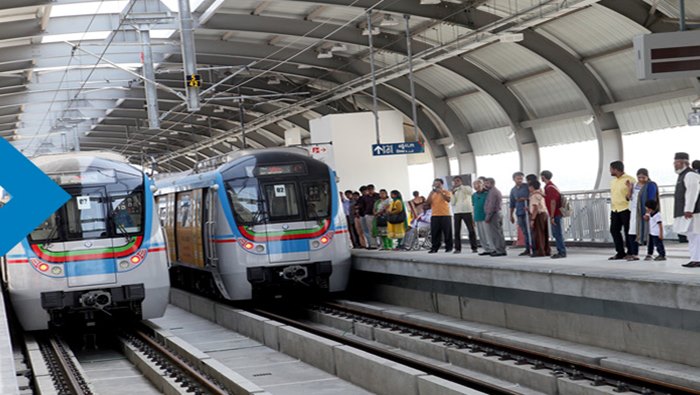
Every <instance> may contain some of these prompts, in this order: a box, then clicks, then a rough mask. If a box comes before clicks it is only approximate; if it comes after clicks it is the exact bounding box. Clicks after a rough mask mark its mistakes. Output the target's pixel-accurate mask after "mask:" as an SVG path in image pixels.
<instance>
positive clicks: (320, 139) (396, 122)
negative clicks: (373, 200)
mask: <svg viewBox="0 0 700 395" xmlns="http://www.w3.org/2000/svg"><path fill="white" fill-rule="evenodd" d="M310 125H311V143H312V144H320V143H327V142H331V141H332V142H333V155H334V162H335V170H336V172H337V174H338V177H339V178H340V189H341V190H345V189H352V190H357V189H358V188H359V187H360V186H361V185H366V184H374V185H375V186H376V187H377V188H384V189H387V190H388V191H391V190H392V189H397V190H399V191H401V193H402V194H403V195H404V196H409V193H410V190H409V184H408V160H407V158H406V155H391V156H384V157H375V156H372V144H375V143H376V137H375V129H374V115H373V114H372V113H371V112H362V113H351V114H335V115H327V116H324V117H322V118H319V119H314V120H311V121H310ZM379 130H380V142H381V143H400V142H404V134H403V130H404V129H403V115H401V114H400V113H399V112H396V111H380V112H379Z"/></svg>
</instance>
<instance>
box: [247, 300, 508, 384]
mask: <svg viewBox="0 0 700 395" xmlns="http://www.w3.org/2000/svg"><path fill="white" fill-rule="evenodd" d="M248 311H250V312H251V313H254V314H257V315H260V316H263V317H266V318H269V319H272V320H275V321H279V322H281V323H284V324H286V325H289V326H292V327H295V328H297V329H301V330H303V331H306V332H309V333H313V334H314V335H318V336H321V337H324V338H326V339H330V340H333V341H336V342H338V343H342V344H345V345H348V346H352V347H355V348H357V349H360V350H362V351H365V352H368V353H370V354H373V355H377V356H380V357H382V358H386V359H388V360H391V361H394V362H397V363H400V364H403V365H406V366H409V367H411V368H414V369H418V370H421V371H423V372H426V373H428V374H432V375H434V376H437V377H440V378H443V379H445V380H449V381H451V382H454V383H457V384H460V385H464V386H466V387H469V388H472V389H475V390H477V391H482V392H486V393H489V394H508V395H515V394H519V392H515V391H512V390H509V389H507V388H503V387H499V386H497V385H495V384H492V383H489V382H486V381H483V380H479V379H476V378H473V377H469V376H465V375H462V374H459V373H457V372H455V371H453V370H450V369H446V368H443V367H441V366H437V365H434V364H430V363H428V362H425V361H422V360H419V359H416V358H411V357H409V356H407V355H403V354H399V353H397V352H394V351H390V350H387V349H385V348H382V347H378V346H373V345H371V344H368V343H366V342H363V341H360V340H355V339H351V338H348V337H345V336H341V335H339V334H337V333H334V332H331V331H328V330H324V329H320V328H317V327H314V326H312V325H309V324H307V323H304V322H300V321H298V320H295V319H293V318H288V317H285V316H282V315H279V314H276V313H273V312H270V311H266V310H261V309H259V308H253V309H248Z"/></svg>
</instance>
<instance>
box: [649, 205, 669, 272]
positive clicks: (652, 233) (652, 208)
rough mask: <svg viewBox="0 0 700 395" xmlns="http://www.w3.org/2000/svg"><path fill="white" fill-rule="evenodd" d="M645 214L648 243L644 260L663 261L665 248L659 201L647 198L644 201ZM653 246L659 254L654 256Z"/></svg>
mask: <svg viewBox="0 0 700 395" xmlns="http://www.w3.org/2000/svg"><path fill="white" fill-rule="evenodd" d="M644 208H645V209H646V214H645V215H644V220H645V221H646V222H647V227H648V229H649V243H648V245H647V256H646V258H644V260H645V261H651V260H655V261H665V260H666V249H665V248H664V224H663V222H662V220H661V213H659V203H658V201H657V200H647V201H646V202H645V203H644ZM654 247H656V252H658V253H659V255H658V256H657V257H656V258H654Z"/></svg>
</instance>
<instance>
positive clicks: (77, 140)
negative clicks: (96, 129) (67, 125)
mask: <svg viewBox="0 0 700 395" xmlns="http://www.w3.org/2000/svg"><path fill="white" fill-rule="evenodd" d="M73 151H74V152H80V136H79V135H78V125H74V126H73Z"/></svg>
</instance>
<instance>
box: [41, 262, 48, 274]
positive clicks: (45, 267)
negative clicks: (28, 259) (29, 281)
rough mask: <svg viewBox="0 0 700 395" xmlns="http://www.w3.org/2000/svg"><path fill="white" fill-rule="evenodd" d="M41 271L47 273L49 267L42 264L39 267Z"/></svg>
mask: <svg viewBox="0 0 700 395" xmlns="http://www.w3.org/2000/svg"><path fill="white" fill-rule="evenodd" d="M39 270H40V271H42V272H45V271H47V270H49V265H47V264H45V263H42V264H40V265H39Z"/></svg>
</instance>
